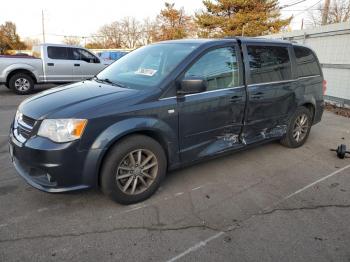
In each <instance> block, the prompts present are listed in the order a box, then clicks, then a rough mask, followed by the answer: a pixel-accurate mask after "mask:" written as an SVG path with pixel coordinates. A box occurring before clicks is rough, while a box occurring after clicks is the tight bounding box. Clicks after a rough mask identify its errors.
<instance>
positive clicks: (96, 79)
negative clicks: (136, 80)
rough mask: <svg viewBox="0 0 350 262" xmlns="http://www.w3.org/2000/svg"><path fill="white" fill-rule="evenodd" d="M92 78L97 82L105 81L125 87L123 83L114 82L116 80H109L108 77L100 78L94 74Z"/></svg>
mask: <svg viewBox="0 0 350 262" xmlns="http://www.w3.org/2000/svg"><path fill="white" fill-rule="evenodd" d="M93 79H94V80H95V81H97V82H102V83H107V84H110V85H114V86H119V87H122V88H127V86H126V85H123V84H121V83H119V82H116V81H111V80H109V79H108V78H105V79H100V78H98V77H97V76H94V77H93Z"/></svg>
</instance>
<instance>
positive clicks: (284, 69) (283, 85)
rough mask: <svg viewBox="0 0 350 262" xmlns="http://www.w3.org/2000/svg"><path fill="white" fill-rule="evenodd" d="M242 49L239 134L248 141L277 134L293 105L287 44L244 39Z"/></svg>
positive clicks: (292, 88) (293, 98)
mask: <svg viewBox="0 0 350 262" xmlns="http://www.w3.org/2000/svg"><path fill="white" fill-rule="evenodd" d="M243 52H244V55H245V66H246V67H245V68H246V73H247V74H246V79H247V84H248V85H247V93H248V102H247V111H246V117H245V127H244V132H243V134H242V137H243V138H244V141H245V142H247V143H248V144H249V143H254V142H257V141H259V140H263V139H268V138H273V137H280V136H282V135H283V134H284V133H285V132H286V127H287V123H288V119H289V115H290V113H291V112H294V110H295V108H296V96H295V90H296V89H297V82H296V81H295V80H294V79H293V74H292V62H291V59H290V45H289V44H278V45H273V44H271V45H270V44H269V45H266V43H252V44H249V43H247V44H245V45H244V46H243Z"/></svg>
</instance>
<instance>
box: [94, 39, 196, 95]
mask: <svg viewBox="0 0 350 262" xmlns="http://www.w3.org/2000/svg"><path fill="white" fill-rule="evenodd" d="M196 47H198V44H192V43H191V44H189V43H168V44H155V45H148V46H145V47H141V48H139V49H137V50H135V51H133V52H131V53H129V54H127V55H125V56H123V57H122V58H120V59H119V60H117V61H116V62H114V63H113V64H112V65H110V66H109V67H107V68H106V69H105V70H103V71H102V72H100V73H99V74H98V75H97V77H98V79H102V80H103V79H107V80H108V81H110V82H114V83H120V84H121V85H123V86H125V87H128V88H132V89H146V88H152V87H155V86H157V85H158V84H159V83H160V82H161V81H162V80H163V79H165V77H167V76H168V75H169V73H170V72H171V71H172V70H173V69H174V68H175V67H176V66H177V65H178V64H179V63H180V62H181V61H182V60H183V59H184V58H185V57H186V56H187V55H188V54H189V53H191V52H192V51H193V50H194V49H195V48H196Z"/></svg>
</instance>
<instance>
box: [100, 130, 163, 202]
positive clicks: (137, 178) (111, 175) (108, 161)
mask: <svg viewBox="0 0 350 262" xmlns="http://www.w3.org/2000/svg"><path fill="white" fill-rule="evenodd" d="M166 167H167V161H166V156H165V153H164V150H163V148H162V147H161V145H160V144H159V143H158V142H157V141H155V140H153V139H152V138H150V137H148V136H143V135H132V136H129V137H127V138H125V139H123V140H121V141H120V142H118V143H117V144H116V145H115V146H113V148H112V149H111V150H110V151H109V153H108V155H107V156H106V158H105V160H104V163H103V166H102V171H101V177H100V184H101V189H102V191H103V193H104V194H106V195H107V196H109V197H110V198H111V199H113V200H114V201H116V202H118V203H120V204H126V205H127V204H133V203H137V202H140V201H143V200H145V199H147V198H149V197H150V196H151V195H153V194H154V193H155V191H156V190H157V189H158V187H159V185H160V183H161V181H162V179H163V177H164V176H165V173H166Z"/></svg>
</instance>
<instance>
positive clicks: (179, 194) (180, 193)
mask: <svg viewBox="0 0 350 262" xmlns="http://www.w3.org/2000/svg"><path fill="white" fill-rule="evenodd" d="M183 194H184V192H179V193H176V194H175V197H177V196H181V195H183Z"/></svg>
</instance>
